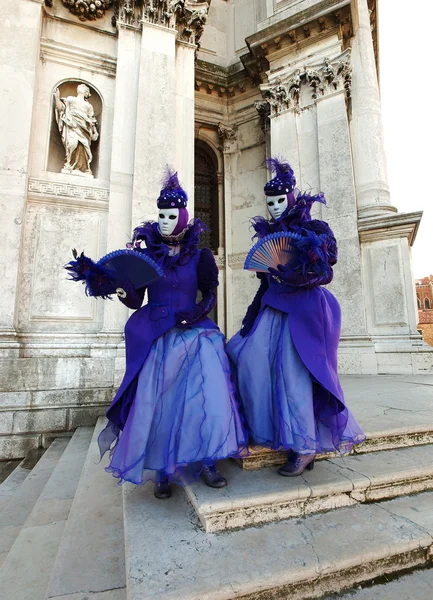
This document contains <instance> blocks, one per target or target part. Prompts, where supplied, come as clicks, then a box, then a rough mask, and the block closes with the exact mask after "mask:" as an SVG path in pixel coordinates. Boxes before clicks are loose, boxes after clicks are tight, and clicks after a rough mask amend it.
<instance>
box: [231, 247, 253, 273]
mask: <svg viewBox="0 0 433 600" xmlns="http://www.w3.org/2000/svg"><path fill="white" fill-rule="evenodd" d="M247 254H248V250H246V251H245V252H239V253H238V254H231V255H230V256H229V261H228V262H229V267H231V268H232V269H241V268H242V267H243V266H244V262H245V257H246V255H247Z"/></svg>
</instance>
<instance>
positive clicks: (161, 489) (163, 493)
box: [153, 480, 171, 500]
mask: <svg viewBox="0 0 433 600" xmlns="http://www.w3.org/2000/svg"><path fill="white" fill-rule="evenodd" d="M153 495H154V496H155V498H158V500H166V499H167V498H171V489H170V484H169V483H168V481H167V480H165V481H160V482H159V483H155V487H154V489H153Z"/></svg>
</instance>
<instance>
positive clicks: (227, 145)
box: [218, 123, 238, 152]
mask: <svg viewBox="0 0 433 600" xmlns="http://www.w3.org/2000/svg"><path fill="white" fill-rule="evenodd" d="M218 135H219V136H220V138H221V140H222V143H223V151H224V152H233V150H235V149H236V145H237V137H238V126H237V125H234V126H233V127H228V126H227V125H223V124H222V123H219V124H218Z"/></svg>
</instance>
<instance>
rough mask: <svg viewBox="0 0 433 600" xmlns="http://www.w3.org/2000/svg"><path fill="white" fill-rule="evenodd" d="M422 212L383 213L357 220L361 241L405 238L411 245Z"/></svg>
mask: <svg viewBox="0 0 433 600" xmlns="http://www.w3.org/2000/svg"><path fill="white" fill-rule="evenodd" d="M422 214H423V213H422V212H413V213H397V214H389V213H388V214H384V215H383V216H380V217H371V218H364V219H359V220H358V231H359V239H360V241H361V243H366V242H376V241H379V240H388V239H393V238H407V239H408V242H409V245H410V246H413V244H414V242H415V238H416V234H417V233H418V228H419V224H420V222H421V218H422Z"/></svg>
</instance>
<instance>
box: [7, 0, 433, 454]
mask: <svg viewBox="0 0 433 600" xmlns="http://www.w3.org/2000/svg"><path fill="white" fill-rule="evenodd" d="M377 27H378V19H377V6H376V0H212V1H211V2H209V1H197V2H195V1H193V0H114V1H113V0H45V2H44V1H43V0H7V2H6V8H4V9H3V11H2V17H1V36H0V39H1V42H0V47H1V52H0V68H1V72H2V81H3V86H2V87H3V89H2V94H1V96H0V104H1V109H0V123H1V125H0V131H1V133H2V144H1V145H0V189H1V200H0V204H1V207H2V213H1V216H2V218H1V220H0V230H1V240H2V241H1V248H2V251H1V253H0V273H1V275H2V283H3V287H2V294H1V299H0V303H1V304H0V306H1V310H0V373H1V377H0V427H1V430H0V457H2V458H9V457H18V456H23V455H24V454H25V452H26V451H27V450H28V449H29V448H31V447H37V446H39V445H41V444H43V443H44V439H45V438H44V436H45V435H46V434H47V433H48V432H52V431H62V430H71V429H74V428H75V427H77V426H78V425H82V424H90V423H93V422H94V421H95V419H96V417H97V416H98V415H100V414H103V413H104V411H105V407H106V406H107V405H108V404H109V402H110V400H111V397H112V395H113V390H114V389H115V388H116V386H117V385H118V384H119V380H120V378H121V376H122V372H123V367H124V345H123V326H124V323H125V321H126V319H127V316H128V314H127V309H126V308H125V307H124V306H122V305H121V304H120V303H119V302H117V300H116V301H113V302H110V301H105V302H103V301H101V300H95V299H90V298H86V297H85V295H84V289H83V288H82V287H81V286H78V285H76V284H73V283H71V282H69V281H68V280H67V278H66V272H65V271H64V269H63V268H62V267H63V265H64V264H65V263H66V262H68V261H69V260H70V259H71V257H72V255H71V249H72V248H76V249H77V250H79V251H81V250H85V252H86V254H87V255H89V256H91V257H92V258H99V257H100V256H102V255H103V254H105V253H106V252H108V251H111V250H115V249H118V248H122V247H125V245H126V243H127V242H128V241H129V239H130V235H131V231H132V229H133V228H134V227H135V226H136V225H138V224H139V223H140V222H142V221H143V220H145V219H149V218H155V217H156V215H155V199H156V197H157V195H158V192H159V188H160V177H161V173H162V171H163V168H164V166H165V165H166V164H167V163H168V164H170V165H172V166H174V167H175V168H176V169H177V170H178V172H179V178H180V180H181V182H182V184H183V186H184V188H185V189H186V190H187V192H188V195H189V198H190V202H189V208H190V212H191V213H193V212H194V214H195V215H196V216H199V217H201V218H202V219H203V220H204V221H206V223H207V224H208V226H209V231H208V233H207V234H206V245H208V246H209V247H210V248H211V249H212V251H213V252H214V254H215V256H216V260H217V264H218V267H219V269H220V286H219V289H218V305H217V311H216V315H215V319H216V320H217V322H218V325H219V326H220V328H221V329H222V330H223V331H224V332H225V334H226V335H227V337H230V336H231V335H233V333H234V332H235V331H236V330H237V329H238V328H239V325H240V322H241V319H242V317H243V315H244V313H245V309H246V307H247V305H248V303H249V302H250V301H251V298H252V297H253V295H254V293H255V290H256V288H257V280H256V279H255V277H254V276H253V275H252V274H251V273H249V272H246V271H244V270H243V261H244V258H245V255H246V253H247V252H248V250H249V249H250V247H251V236H252V233H251V231H250V230H249V229H248V222H249V219H250V218H251V217H253V216H255V215H259V214H265V208H266V207H265V201H264V196H263V185H264V183H265V181H266V180H267V178H268V174H267V172H266V166H265V159H266V158H267V157H269V156H271V155H272V156H275V155H281V156H284V157H285V158H286V159H287V160H288V161H289V162H290V163H291V165H292V167H293V168H294V170H295V174H296V176H297V185H298V187H299V188H300V189H302V190H307V189H312V190H313V191H319V190H321V191H323V192H324V193H325V196H326V198H327V203H328V204H327V207H323V206H320V207H318V208H315V213H314V214H315V217H316V218H323V219H324V220H326V221H328V222H329V224H330V225H331V227H332V229H333V230H334V233H335V235H336V238H337V240H338V244H339V262H338V264H337V266H336V268H335V276H334V282H333V283H332V285H331V289H332V291H333V293H335V295H336V296H337V298H338V299H339V301H340V303H341V306H342V311H343V330H342V338H341V347H340V359H339V360H340V371H341V373H343V374H364V375H368V374H371V375H376V374H419V373H431V372H433V349H432V348H431V347H430V346H427V345H426V344H424V343H423V342H422V340H421V337H420V335H419V333H418V331H417V310H416V309H417V305H416V296H415V289H414V285H413V277H412V270H411V246H412V245H413V243H414V240H415V237H416V233H417V229H418V226H419V222H420V219H421V213H418V212H416V213H407V214H402V213H399V212H398V211H397V209H396V208H395V207H394V206H393V204H392V199H391V198H390V193H389V188H388V182H387V173H386V159H385V154H384V145H383V135H382V123H381V108H380V95H379V85H378V69H377V61H378V41H377Z"/></svg>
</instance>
